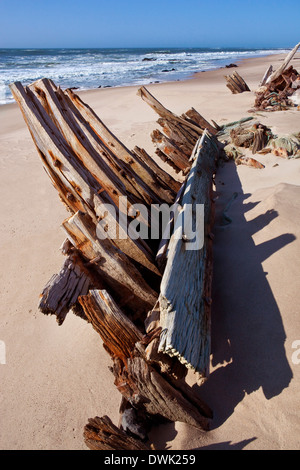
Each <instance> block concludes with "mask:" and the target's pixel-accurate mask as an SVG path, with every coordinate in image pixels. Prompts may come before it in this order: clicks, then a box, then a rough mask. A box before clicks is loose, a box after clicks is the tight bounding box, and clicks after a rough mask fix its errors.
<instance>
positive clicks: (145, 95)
mask: <svg viewBox="0 0 300 470" xmlns="http://www.w3.org/2000/svg"><path fill="white" fill-rule="evenodd" d="M138 95H139V96H140V97H141V98H142V99H143V100H144V101H145V102H146V103H147V104H149V106H151V108H152V109H154V111H155V112H156V113H157V114H159V116H161V117H162V118H166V119H170V120H175V121H177V122H179V123H181V124H182V125H184V126H185V127H187V128H190V129H193V130H194V131H196V132H198V133H199V135H202V134H203V130H202V129H201V128H200V127H198V126H197V125H195V124H192V123H190V122H188V121H186V120H185V119H182V118H181V117H179V116H176V114H174V113H172V112H171V111H169V110H168V109H166V108H165V107H164V106H163V105H162V104H161V103H160V102H159V101H158V100H157V99H156V98H154V96H153V95H151V93H150V92H149V91H148V90H147V89H146V88H145V87H144V86H143V87H141V88H139V90H138Z"/></svg>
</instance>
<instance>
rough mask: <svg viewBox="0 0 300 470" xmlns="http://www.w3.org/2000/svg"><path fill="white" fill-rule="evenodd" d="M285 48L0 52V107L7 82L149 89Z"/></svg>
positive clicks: (8, 95) (9, 99)
mask: <svg viewBox="0 0 300 470" xmlns="http://www.w3.org/2000/svg"><path fill="white" fill-rule="evenodd" d="M286 52H287V51H286V50H285V49H237V48H227V49H201V48H185V49H184V48H180V49H167V48H165V49H163V48H161V49H160V48H153V49H150V48H149V49H141V48H140V49H0V104H5V103H9V102H12V101H13V97H12V95H11V93H10V89H9V84H10V83H13V82H16V81H20V82H22V84H23V85H28V84H29V83H31V82H33V81H35V80H38V79H40V78H51V79H52V80H53V81H54V82H55V83H56V85H59V86H60V87H61V88H63V89H65V88H77V89H80V90H87V89H93V88H99V87H109V86H112V87H116V86H128V85H146V84H149V83H155V82H163V81H175V80H182V79H186V78H189V77H191V76H192V75H193V73H195V72H200V71H205V70H212V69H216V68H220V67H224V66H226V65H229V64H230V63H233V62H234V61H237V60H240V59H243V58H248V57H259V56H264V55H270V54H276V53H277V54H280V53H286Z"/></svg>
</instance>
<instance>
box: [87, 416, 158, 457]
mask: <svg viewBox="0 0 300 470" xmlns="http://www.w3.org/2000/svg"><path fill="white" fill-rule="evenodd" d="M83 436H84V442H85V444H86V445H87V447H88V448H89V449H91V450H116V451H128V450H134V451H136V450H147V451H149V448H148V447H147V446H146V444H144V443H143V442H142V441H140V440H138V439H135V438H134V437H132V436H129V435H128V434H126V432H125V431H123V430H122V429H120V428H117V426H115V425H114V424H113V423H112V421H111V420H110V418H108V416H103V417H102V418H99V417H98V416H96V417H95V418H91V419H89V421H88V424H87V425H86V426H85V428H84V433H83ZM125 458H126V457H125Z"/></svg>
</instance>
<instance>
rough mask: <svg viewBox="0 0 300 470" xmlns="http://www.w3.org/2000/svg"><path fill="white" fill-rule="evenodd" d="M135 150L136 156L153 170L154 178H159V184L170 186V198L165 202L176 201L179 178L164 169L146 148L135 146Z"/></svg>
mask: <svg viewBox="0 0 300 470" xmlns="http://www.w3.org/2000/svg"><path fill="white" fill-rule="evenodd" d="M133 152H134V154H135V156H136V157H137V158H138V159H139V160H140V161H141V162H143V163H144V164H145V165H147V166H148V167H149V168H150V169H151V171H153V174H154V176H153V178H154V180H158V182H159V186H162V185H165V186H166V187H167V188H169V191H170V198H168V199H165V202H166V203H168V202H171V203H172V202H173V201H174V196H175V195H176V193H177V192H178V191H179V188H180V185H181V183H180V181H179V180H177V179H176V178H175V177H174V176H171V175H169V173H167V172H166V171H164V170H163V169H162V168H161V167H160V166H159V165H158V164H157V163H156V162H155V161H154V160H153V158H152V157H150V155H148V153H147V152H146V150H144V149H142V148H140V147H138V146H135V147H134V149H133Z"/></svg>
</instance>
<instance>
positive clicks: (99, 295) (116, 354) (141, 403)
mask: <svg viewBox="0 0 300 470" xmlns="http://www.w3.org/2000/svg"><path fill="white" fill-rule="evenodd" d="M80 303H81V305H82V307H83V309H84V311H85V314H86V316H87V318H88V319H89V320H90V321H91V323H92V325H93V327H94V328H95V330H96V331H97V332H98V333H99V334H100V336H101V338H102V340H103V342H104V347H105V349H106V350H107V351H108V352H109V354H110V355H111V357H112V358H113V360H114V367H113V372H114V376H115V385H116V386H117V388H118V390H119V391H120V393H121V394H122V395H123V397H124V398H125V399H126V400H127V401H128V402H129V403H131V405H132V406H133V407H134V408H137V409H141V410H143V411H144V412H145V413H146V414H147V415H150V416H153V417H156V416H160V417H163V418H165V419H169V420H171V421H182V422H185V423H187V424H190V425H192V426H195V427H197V428H199V429H203V430H207V429H208V427H209V419H210V418H211V412H210V410H209V408H208V407H207V406H206V405H203V407H202V408H200V409H199V408H197V407H196V406H195V405H194V404H193V403H191V402H190V401H189V400H188V399H187V398H186V397H185V396H184V395H183V393H182V392H181V391H180V390H177V389H176V388H175V387H174V386H173V385H172V384H170V383H169V382H168V380H167V379H166V378H164V377H163V376H162V375H161V374H160V373H159V371H157V370H155V369H154V367H152V366H151V364H149V363H148V362H147V361H146V359H145V354H144V348H143V338H141V337H140V333H139V332H138V330H137V329H136V327H135V326H134V324H133V323H132V322H130V320H129V319H128V318H127V317H125V315H124V314H122V312H121V311H120V309H117V306H116V305H115V303H114V302H113V300H112V299H110V297H109V295H108V293H103V291H91V292H90V293H89V295H87V296H82V297H81V298H80ZM134 342H136V344H134Z"/></svg>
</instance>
